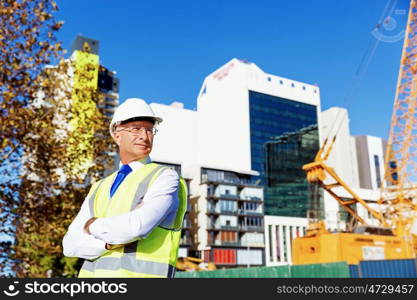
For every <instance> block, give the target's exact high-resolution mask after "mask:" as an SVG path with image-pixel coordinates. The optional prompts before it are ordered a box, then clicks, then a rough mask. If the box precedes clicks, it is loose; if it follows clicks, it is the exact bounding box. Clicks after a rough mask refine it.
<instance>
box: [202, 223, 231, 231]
mask: <svg viewBox="0 0 417 300" xmlns="http://www.w3.org/2000/svg"><path fill="white" fill-rule="evenodd" d="M207 229H217V230H239V226H230V225H220V224H209V225H207Z"/></svg>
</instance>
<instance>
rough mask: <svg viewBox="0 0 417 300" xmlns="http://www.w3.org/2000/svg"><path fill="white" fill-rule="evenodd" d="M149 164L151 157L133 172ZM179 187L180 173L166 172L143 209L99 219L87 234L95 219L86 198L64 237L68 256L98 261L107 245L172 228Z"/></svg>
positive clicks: (145, 197)
mask: <svg viewBox="0 0 417 300" xmlns="http://www.w3.org/2000/svg"><path fill="white" fill-rule="evenodd" d="M149 162H150V159H149V157H148V158H145V159H142V160H140V161H134V162H131V163H129V166H130V167H131V168H132V170H137V169H140V168H142V167H143V166H144V165H145V164H147V163H149ZM127 176H129V175H127ZM178 185H179V176H178V174H177V172H176V171H174V170H172V169H166V170H164V171H162V173H161V174H160V176H158V178H157V179H156V180H155V181H154V182H153V184H152V186H151V187H150V188H149V189H148V191H147V192H146V194H145V196H144V198H143V201H142V203H143V204H142V206H141V207H140V208H137V209H134V210H133V211H131V212H128V213H125V214H122V215H117V216H113V217H107V218H98V219H96V220H95V221H94V222H93V223H92V224H91V225H90V226H89V230H90V233H91V234H88V233H86V232H85V231H84V225H85V223H86V222H87V221H88V219H90V218H92V217H93V214H92V212H91V211H90V208H89V205H88V199H85V200H84V203H83V204H82V206H81V209H80V211H79V213H78V215H77V216H76V217H75V219H74V221H73V222H72V223H71V225H70V226H69V228H68V231H67V233H66V235H65V236H64V239H63V248H64V255H65V256H69V257H81V258H85V259H94V258H97V257H99V256H101V255H103V254H104V253H105V252H106V251H107V250H106V249H105V245H106V243H108V244H125V243H128V242H131V241H134V240H137V239H139V238H145V237H146V236H147V235H148V234H149V233H150V232H151V231H152V229H153V228H154V227H156V226H158V225H161V226H163V227H170V226H172V224H173V222H174V221H175V216H176V213H177V210H178V205H179V200H178V193H177V190H178ZM120 188H123V183H122V184H121V185H120V186H119V187H118V189H120ZM109 196H110V195H109Z"/></svg>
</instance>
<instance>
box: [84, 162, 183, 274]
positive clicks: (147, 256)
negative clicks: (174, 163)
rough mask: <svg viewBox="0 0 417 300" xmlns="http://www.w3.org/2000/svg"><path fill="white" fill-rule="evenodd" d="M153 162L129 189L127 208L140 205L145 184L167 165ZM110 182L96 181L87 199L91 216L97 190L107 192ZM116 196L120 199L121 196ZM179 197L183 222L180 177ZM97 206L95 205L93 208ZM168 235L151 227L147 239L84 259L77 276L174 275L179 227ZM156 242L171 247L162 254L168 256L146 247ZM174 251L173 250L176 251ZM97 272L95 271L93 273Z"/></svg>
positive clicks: (181, 182)
mask: <svg viewBox="0 0 417 300" xmlns="http://www.w3.org/2000/svg"><path fill="white" fill-rule="evenodd" d="M155 165H156V164H152V166H148V165H147V167H148V168H151V170H145V171H144V172H149V173H148V174H146V176H145V177H144V178H143V179H142V180H140V183H139V184H138V186H137V188H136V191H135V190H131V192H130V193H129V195H130V196H128V197H132V195H133V192H134V196H133V200H131V201H132V202H131V203H129V206H130V207H129V208H130V211H131V210H133V209H134V208H136V207H137V205H139V204H140V203H141V202H142V200H143V198H144V196H145V194H146V192H147V190H148V187H149V186H150V185H152V183H153V181H154V180H155V179H156V178H157V177H158V176H159V174H160V173H161V172H162V170H163V169H164V168H166V167H165V166H161V165H156V167H155ZM111 176H114V174H113V175H110V177H111ZM136 176H140V174H138V173H136ZM142 176H143V175H142ZM139 178H140V177H139ZM105 180H107V181H106V183H105V184H104V185H102V184H103V182H104V181H105ZM109 184H110V185H111V178H106V179H104V180H102V181H101V182H99V183H98V184H97V188H95V190H94V192H93V194H92V196H91V197H90V198H89V206H90V210H91V212H92V213H93V214H94V216H96V212H95V209H94V208H95V201H97V193H99V195H98V197H100V193H106V189H107V188H109ZM130 184H131V183H130ZM122 185H123V183H122ZM100 188H101V190H100ZM119 188H121V187H119ZM184 188H185V190H184ZM180 191H181V193H180ZM116 194H117V192H116V193H115V195H116ZM180 194H181V195H180ZM115 195H114V196H115ZM114 196H113V197H114ZM118 197H119V198H120V195H119V196H118ZM131 199H132V198H131ZM178 199H179V202H180V203H179V209H178V211H177V216H176V222H177V221H181V223H182V219H183V217H184V211H183V209H180V207H181V208H183V207H184V206H185V207H186V186H185V184H184V181H183V179H182V178H181V179H180V184H179V187H178ZM119 200H120V199H119ZM112 201H113V199H112V198H109V199H108V203H104V202H103V200H102V202H101V203H102V204H100V205H104V207H106V206H107V209H108V208H109V207H110V205H111V202H112ZM127 201H128V200H127ZM103 203H104V204H103ZM96 205H97V204H96ZM99 208H100V209H103V208H102V207H99ZM129 208H127V207H125V209H129ZM96 209H98V208H97V207H96ZM99 211H100V210H99ZM101 211H102V210H101ZM126 212H128V211H126ZM102 213H103V211H102ZM99 217H102V216H99ZM167 229H168V228H167ZM176 229H177V228H176ZM168 231H169V230H168ZM171 235H172V236H171V238H169V236H167V234H166V233H165V232H164V233H161V231H158V230H154V231H152V232H151V234H149V235H148V237H149V236H152V238H151V239H148V240H147V239H146V238H145V239H142V240H138V241H135V242H133V243H130V244H128V245H126V246H125V247H124V248H119V250H116V251H109V252H107V253H105V254H104V255H103V256H101V257H99V258H98V259H96V260H94V261H88V260H85V261H84V264H83V267H82V269H81V271H80V274H79V277H95V276H99V277H103V274H104V276H112V277H126V276H129V277H131V276H132V277H152V275H154V277H173V276H174V274H175V261H176V257H177V254H178V246H179V237H180V228H179V231H178V232H176V233H175V234H174V233H172V234H171ZM155 242H156V243H161V242H163V244H161V247H168V248H165V249H171V250H167V251H168V253H167V254H164V255H168V256H166V257H165V256H164V257H162V258H160V257H158V256H155V255H156V254H154V255H153V254H152V253H151V252H148V250H149V248H147V247H148V246H149V245H152V243H155ZM167 243H168V244H167ZM145 245H147V246H145ZM144 247H145V248H144ZM141 249H145V250H144V251H145V252H141ZM173 251H175V253H174V252H173ZM142 258H143V259H142ZM153 260H155V261H153ZM158 260H159V261H158ZM161 260H162V261H161ZM96 271H98V272H97V273H96ZM106 271H110V272H107V273H106ZM125 271H128V272H132V273H133V274H128V275H126V272H125ZM95 273H96V275H95ZM142 275H143V276H142Z"/></svg>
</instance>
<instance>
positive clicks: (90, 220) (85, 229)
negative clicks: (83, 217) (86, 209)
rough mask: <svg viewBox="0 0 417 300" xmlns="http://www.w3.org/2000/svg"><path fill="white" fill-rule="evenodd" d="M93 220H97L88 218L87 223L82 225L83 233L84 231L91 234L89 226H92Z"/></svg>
mask: <svg viewBox="0 0 417 300" xmlns="http://www.w3.org/2000/svg"><path fill="white" fill-rule="evenodd" d="M95 220H97V218H90V219H88V221H87V222H85V225H84V231H85V232H86V233H88V234H91V232H90V225H91V224H92V223H93V222H94V221H95Z"/></svg>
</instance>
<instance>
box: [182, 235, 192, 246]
mask: <svg viewBox="0 0 417 300" xmlns="http://www.w3.org/2000/svg"><path fill="white" fill-rule="evenodd" d="M180 245H184V246H186V245H187V246H190V245H191V238H189V237H186V238H182V239H181V240H180Z"/></svg>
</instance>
